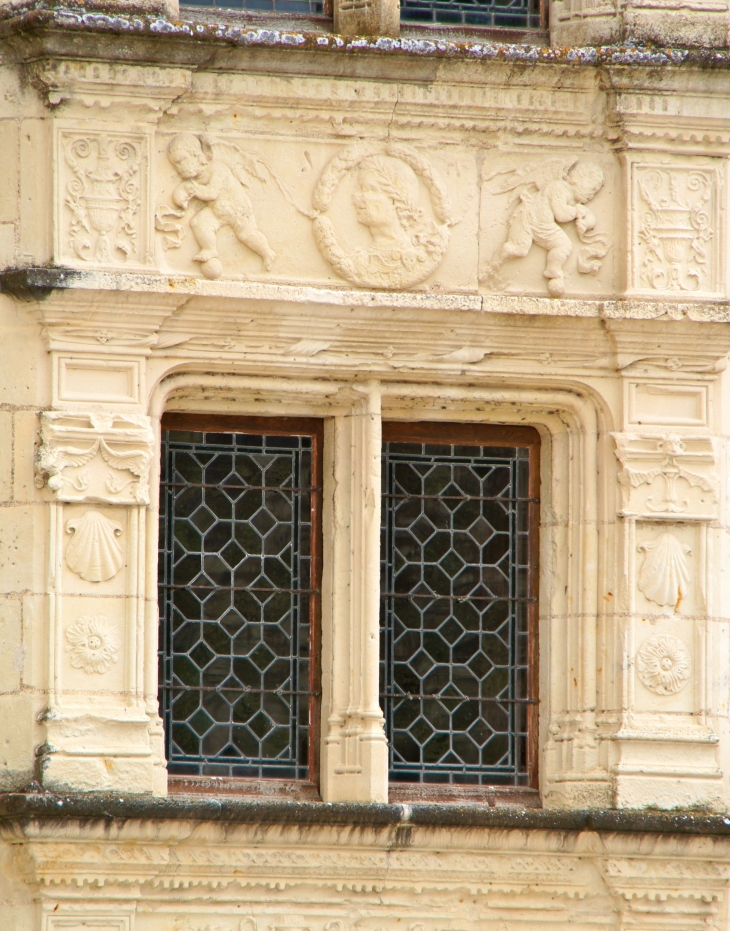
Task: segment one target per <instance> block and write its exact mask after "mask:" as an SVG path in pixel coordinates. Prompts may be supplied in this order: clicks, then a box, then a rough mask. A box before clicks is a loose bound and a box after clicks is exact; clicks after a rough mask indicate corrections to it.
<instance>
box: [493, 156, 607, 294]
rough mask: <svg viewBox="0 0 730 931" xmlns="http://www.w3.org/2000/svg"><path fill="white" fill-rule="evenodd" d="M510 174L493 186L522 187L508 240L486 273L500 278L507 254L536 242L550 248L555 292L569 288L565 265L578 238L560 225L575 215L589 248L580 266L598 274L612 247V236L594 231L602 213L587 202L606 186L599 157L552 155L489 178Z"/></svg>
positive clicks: (517, 254) (549, 274)
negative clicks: (593, 159)
mask: <svg viewBox="0 0 730 931" xmlns="http://www.w3.org/2000/svg"><path fill="white" fill-rule="evenodd" d="M501 175H506V177H503V178H501V179H500V180H499V182H497V183H496V184H494V185H493V186H492V188H491V189H492V190H493V191H494V193H500V194H503V193H506V192H507V191H515V190H516V191H517V192H518V201H517V203H516V205H515V207H514V210H513V211H512V216H511V217H510V220H509V231H508V234H507V241H506V242H505V243H504V245H502V246H501V247H500V249H499V250H498V251H497V252H496V253H495V255H494V256H493V257H492V260H491V262H490V263H489V265H488V266H487V267H486V269H485V270H484V273H483V274H482V275H481V276H480V278H481V280H487V281H490V280H491V281H492V282H494V281H495V280H496V279H497V276H498V273H499V270H500V269H501V267H502V265H503V263H504V262H505V261H507V259H512V258H523V257H524V256H526V255H527V253H528V252H529V251H530V248H531V247H532V245H533V243H534V244H535V245H537V246H540V248H542V249H544V250H545V251H546V252H547V260H546V263H545V271H544V272H543V275H544V276H545V278H547V282H548V284H547V287H548V293H549V294H550V295H551V297H562V296H563V294H565V272H564V266H565V263H566V261H567V260H568V257H569V256H570V254H571V252H572V251H573V244H572V242H571V241H570V237H569V236H568V235H567V233H566V232H565V230H564V229H562V227H561V226H560V224H561V223H571V222H573V221H575V228H576V231H577V233H578V237H579V239H580V240H581V242H584V243H586V248H584V249H581V250H580V252H579V254H578V271H579V272H581V273H582V274H593V275H595V274H596V273H597V272H598V270H599V269H600V267H601V260H602V259H603V257H604V256H605V254H606V252H607V251H608V237H607V236H605V235H604V234H602V233H596V232H594V227H595V225H596V218H595V217H594V216H593V214H592V213H591V211H590V210H589V209H588V208H587V207H586V204H588V203H589V202H590V201H592V200H593V198H594V197H595V196H596V194H597V193H598V192H599V191H600V189H601V188H602V187H603V182H604V176H603V170H602V169H601V167H600V166H599V165H597V164H596V163H595V162H589V161H573V162H566V161H565V160H564V159H548V160H547V161H545V162H542V163H541V164H530V165H526V166H525V167H523V168H521V169H519V170H518V169H514V168H510V169H505V170H501V171H498V172H495V173H494V174H492V175H490V176H489V178H487V181H491V180H492V179H494V178H496V177H497V176H501Z"/></svg>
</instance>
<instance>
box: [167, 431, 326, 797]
mask: <svg viewBox="0 0 730 931" xmlns="http://www.w3.org/2000/svg"><path fill="white" fill-rule="evenodd" d="M312 493H313V489H312V437H311V436H250V435H247V434H240V433H236V434H234V433H212V432H208V433H193V432H183V431H179V430H165V431H163V438H162V487H161V501H160V566H159V579H160V648H159V661H160V668H159V682H160V709H161V714H162V716H163V718H164V721H165V733H166V743H167V759H168V770H169V772H170V773H171V774H173V775H175V774H178V775H183V774H184V775H199V776H238V777H249V778H267V777H273V778H280V779H306V778H307V776H308V761H309V747H308V740H309V728H310V713H311V697H312V693H311V691H310V681H309V664H310V655H309V654H310V636H311V634H310V599H311V598H312V596H313V592H312V581H311V578H310V574H311V571H310V570H311V556H312V552H311V538H312V515H311V502H312Z"/></svg>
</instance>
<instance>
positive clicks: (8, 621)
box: [0, 598, 25, 693]
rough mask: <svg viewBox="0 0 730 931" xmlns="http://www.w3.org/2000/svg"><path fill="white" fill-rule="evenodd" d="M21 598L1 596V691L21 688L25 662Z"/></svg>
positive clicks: (12, 690) (13, 690)
mask: <svg viewBox="0 0 730 931" xmlns="http://www.w3.org/2000/svg"><path fill="white" fill-rule="evenodd" d="M20 608H21V602H20V600H19V599H15V598H13V599H11V598H0V693H2V692H16V691H17V690H18V689H19V688H20V683H21V681H22V677H23V667H24V664H25V649H24V647H23V631H22V626H21V611H20Z"/></svg>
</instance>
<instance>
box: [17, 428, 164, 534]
mask: <svg viewBox="0 0 730 931" xmlns="http://www.w3.org/2000/svg"><path fill="white" fill-rule="evenodd" d="M40 438H41V443H40V446H39V447H38V449H37V450H36V457H35V469H36V485H37V486H38V487H39V488H42V487H43V485H44V484H48V487H49V488H50V489H51V491H53V492H54V494H55V496H56V498H57V499H58V500H59V501H68V502H80V501H101V502H105V503H108V504H148V503H149V472H150V464H151V462H152V450H153V443H154V438H153V435H152V428H151V426H150V421H149V418H148V417H146V416H144V415H142V414H124V415H121V414H67V413H61V412H43V413H42V414H41V429H40ZM80 546H81V544H79V547H80Z"/></svg>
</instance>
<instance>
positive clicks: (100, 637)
mask: <svg viewBox="0 0 730 931" xmlns="http://www.w3.org/2000/svg"><path fill="white" fill-rule="evenodd" d="M66 652H67V653H70V654H71V665H72V666H73V667H74V669H83V670H84V672H85V673H87V674H88V675H91V674H92V673H94V672H96V673H99V674H103V673H105V672H107V670H108V669H109V667H110V666H111V664H112V663H116V662H117V660H118V659H119V657H118V656H117V655H116V654H117V653H118V652H119V641H118V640H117V638H116V637H115V636H114V634H113V633H112V632H111V631H110V630H109V625H108V623H107V619H106V618H105V617H103V616H102V615H100V614H95V615H93V616H91V617H90V616H84V617H80V618H79V619H78V621H77V622H76V623H75V624H71V626H70V627H68V628H67V629H66Z"/></svg>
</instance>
